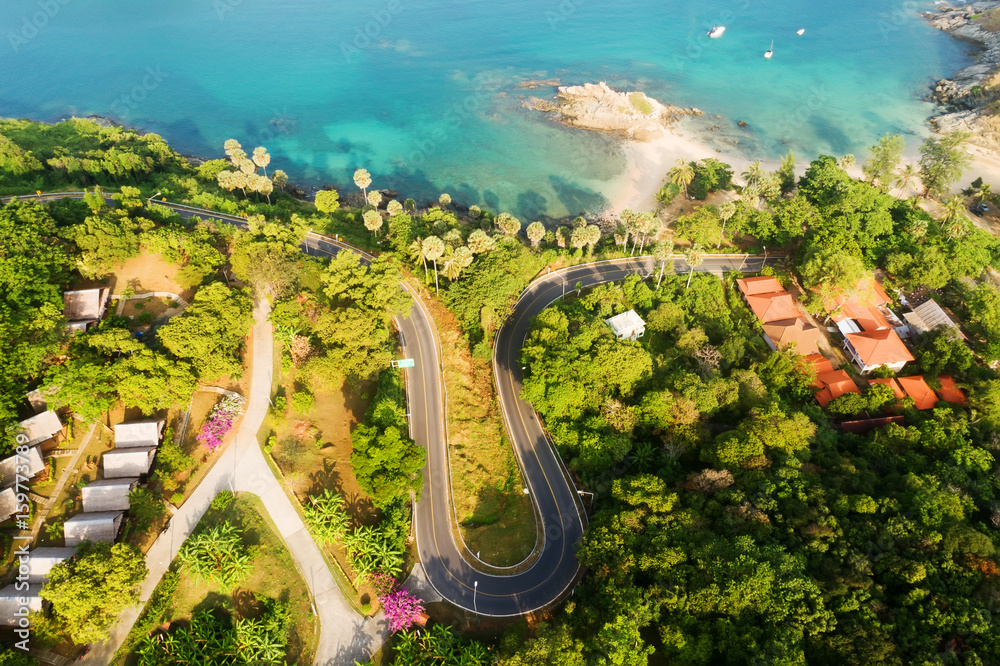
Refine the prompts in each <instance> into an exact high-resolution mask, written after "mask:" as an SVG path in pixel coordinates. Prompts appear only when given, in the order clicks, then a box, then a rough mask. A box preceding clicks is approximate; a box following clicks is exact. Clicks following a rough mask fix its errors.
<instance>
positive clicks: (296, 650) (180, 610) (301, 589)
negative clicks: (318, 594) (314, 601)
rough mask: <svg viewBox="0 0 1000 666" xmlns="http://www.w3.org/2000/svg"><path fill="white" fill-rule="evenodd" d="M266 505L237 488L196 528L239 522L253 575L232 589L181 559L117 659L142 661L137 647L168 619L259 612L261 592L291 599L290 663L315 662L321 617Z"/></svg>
mask: <svg viewBox="0 0 1000 666" xmlns="http://www.w3.org/2000/svg"><path fill="white" fill-rule="evenodd" d="M262 508H263V507H261V505H260V500H259V499H258V498H257V497H255V496H253V495H244V494H237V496H236V499H235V501H233V502H232V503H230V504H229V505H228V506H226V507H224V508H210V509H209V510H208V511H207V512H206V513H205V515H204V516H203V517H202V519H201V521H200V522H199V523H198V527H197V528H196V532H197V531H201V530H205V529H207V528H209V527H213V526H215V525H218V524H220V523H222V522H225V521H227V520H228V521H232V522H233V523H234V524H235V525H237V526H238V527H239V528H240V530H241V531H242V533H243V544H244V545H245V546H246V547H247V548H248V549H249V550H250V552H251V553H252V557H253V569H252V571H251V573H250V576H249V577H248V578H247V579H246V580H245V581H243V583H241V584H240V585H239V586H238V587H237V588H236V589H235V590H233V592H232V593H231V594H227V593H225V592H223V591H222V590H221V588H220V587H219V586H218V585H217V584H215V583H212V582H209V581H205V580H203V579H201V578H198V577H197V576H193V575H191V574H190V573H189V572H188V571H187V569H186V567H184V566H183V565H181V564H180V563H179V562H177V561H176V560H175V562H174V564H173V565H172V566H171V568H170V571H169V572H168V573H167V574H165V575H164V578H163V580H162V581H161V582H160V584H159V585H158V586H157V588H156V590H155V591H154V592H153V595H152V597H150V600H149V603H148V604H147V605H146V608H145V609H144V610H143V613H142V615H141V616H140V617H139V620H138V621H137V622H136V624H135V626H134V627H133V628H132V631H131V633H129V635H128V638H127V639H126V641H125V643H124V644H123V645H122V647H121V649H119V651H118V653H117V654H116V655H115V658H114V660H113V661H112V663H113V664H118V665H124V664H134V663H136V660H137V659H136V656H135V655H134V654H132V652H133V650H134V649H135V647H136V645H137V644H138V643H139V641H141V640H142V639H143V638H144V637H145V636H147V635H149V633H150V632H152V631H154V630H156V629H157V628H159V627H161V626H163V625H165V624H167V623H169V624H171V625H174V624H185V623H187V622H188V621H190V619H191V616H192V615H193V614H194V613H195V612H196V611H200V610H203V609H211V610H217V611H220V612H224V613H229V614H231V615H236V616H239V617H255V613H256V612H258V610H259V609H258V604H257V602H256V599H255V597H254V595H255V594H260V595H264V596H267V597H271V598H272V599H277V600H279V601H282V602H285V603H288V604H289V609H290V613H291V617H292V627H291V630H290V631H289V637H288V649H287V655H286V658H285V663H289V664H294V663H299V664H309V663H312V656H313V643H314V639H315V622H314V620H313V615H312V608H311V600H310V598H309V592H308V588H307V587H306V583H305V581H304V580H302V577H301V575H300V574H299V572H298V569H296V567H295V562H294V560H293V559H292V556H291V555H290V554H289V552H288V550H287V549H286V548H285V545H284V543H283V542H282V541H281V538H280V537H279V536H278V534H277V533H276V532H275V531H274V529H273V526H272V525H270V523H269V522H268V521H267V519H266V518H265V517H264V516H263V515H262V511H261V509H262Z"/></svg>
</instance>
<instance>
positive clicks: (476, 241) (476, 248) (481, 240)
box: [467, 229, 496, 254]
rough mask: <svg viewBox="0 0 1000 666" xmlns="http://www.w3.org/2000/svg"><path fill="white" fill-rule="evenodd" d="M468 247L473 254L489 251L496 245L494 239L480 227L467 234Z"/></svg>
mask: <svg viewBox="0 0 1000 666" xmlns="http://www.w3.org/2000/svg"><path fill="white" fill-rule="evenodd" d="M467 243H468V244H469V249H470V250H472V252H474V253H475V254H484V253H486V252H489V251H491V250H492V249H493V248H494V247H495V246H496V241H494V240H493V239H492V238H491V237H490V236H489V235H487V233H486V232H485V231H483V230H482V229H476V230H475V231H473V232H472V233H471V234H469V240H468V241H467Z"/></svg>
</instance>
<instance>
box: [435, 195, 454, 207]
mask: <svg viewBox="0 0 1000 666" xmlns="http://www.w3.org/2000/svg"><path fill="white" fill-rule="evenodd" d="M438 203H439V204H441V208H447V207H448V206H449V205H450V204H451V195H450V194H448V193H447V192H445V193H443V194H442V195H441V196H439V197H438Z"/></svg>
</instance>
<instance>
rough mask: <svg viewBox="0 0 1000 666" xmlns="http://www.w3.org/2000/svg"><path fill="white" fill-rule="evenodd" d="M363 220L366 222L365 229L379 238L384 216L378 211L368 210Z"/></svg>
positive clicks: (363, 215) (362, 216)
mask: <svg viewBox="0 0 1000 666" xmlns="http://www.w3.org/2000/svg"><path fill="white" fill-rule="evenodd" d="M361 218H362V219H363V220H364V222H365V229H367V230H368V231H371V232H372V233H374V234H375V235H376V236H378V230H379V229H381V228H382V216H381V215H380V214H379V212H378V211H377V210H366V211H365V212H364V213H363V214H362V215H361Z"/></svg>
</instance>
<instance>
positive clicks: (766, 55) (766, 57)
mask: <svg viewBox="0 0 1000 666" xmlns="http://www.w3.org/2000/svg"><path fill="white" fill-rule="evenodd" d="M773 55H774V41H773V40H772V41H771V48H769V49H768V50H766V51H764V60H770V59H771V56H773Z"/></svg>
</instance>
